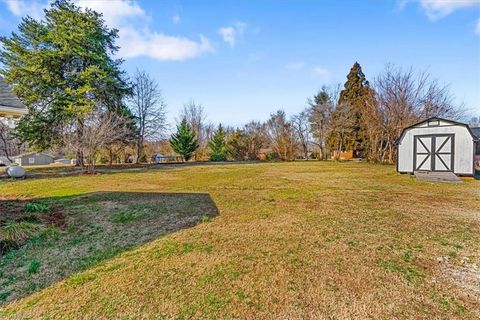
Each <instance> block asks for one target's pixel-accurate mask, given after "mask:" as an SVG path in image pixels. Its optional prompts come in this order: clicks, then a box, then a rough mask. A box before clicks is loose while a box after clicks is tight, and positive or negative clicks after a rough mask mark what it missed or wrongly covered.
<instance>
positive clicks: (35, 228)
mask: <svg viewBox="0 0 480 320" xmlns="http://www.w3.org/2000/svg"><path fill="white" fill-rule="evenodd" d="M40 229H41V227H40V225H38V224H35V223H31V222H27V221H10V222H8V223H7V224H6V225H5V226H4V227H3V228H2V229H1V230H0V241H1V242H2V243H3V246H6V247H19V246H21V245H22V244H24V243H25V241H27V240H28V239H30V238H31V237H33V236H34V235H35V234H36V233H37V232H39V231H40Z"/></svg>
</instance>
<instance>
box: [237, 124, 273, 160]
mask: <svg viewBox="0 0 480 320" xmlns="http://www.w3.org/2000/svg"><path fill="white" fill-rule="evenodd" d="M243 133H244V134H245V139H246V145H247V159H249V160H255V159H257V157H258V152H259V151H260V149H261V148H263V147H266V145H267V144H268V136H267V132H266V128H265V124H263V123H260V122H258V121H251V122H249V123H247V124H246V125H245V126H244V128H243Z"/></svg>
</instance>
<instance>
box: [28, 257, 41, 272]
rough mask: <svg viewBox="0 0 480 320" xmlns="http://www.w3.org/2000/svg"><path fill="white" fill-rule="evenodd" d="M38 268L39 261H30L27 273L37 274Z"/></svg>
mask: <svg viewBox="0 0 480 320" xmlns="http://www.w3.org/2000/svg"><path fill="white" fill-rule="evenodd" d="M39 268H40V261H38V260H32V261H30V265H29V266H28V273H29V274H33V273H37V271H38V269H39Z"/></svg>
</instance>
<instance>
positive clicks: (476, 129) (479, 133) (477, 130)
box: [470, 127, 480, 139]
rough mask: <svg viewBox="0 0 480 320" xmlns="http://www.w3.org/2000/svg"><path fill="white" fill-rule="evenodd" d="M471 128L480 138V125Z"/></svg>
mask: <svg viewBox="0 0 480 320" xmlns="http://www.w3.org/2000/svg"><path fill="white" fill-rule="evenodd" d="M470 129H472V132H473V134H474V135H475V136H476V137H477V138H478V139H480V127H478V128H470Z"/></svg>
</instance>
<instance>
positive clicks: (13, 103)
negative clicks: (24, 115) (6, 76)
mask: <svg viewBox="0 0 480 320" xmlns="http://www.w3.org/2000/svg"><path fill="white" fill-rule="evenodd" d="M0 107H9V108H15V109H20V110H19V111H23V110H25V109H26V107H25V105H24V104H23V103H22V101H20V99H19V98H18V97H17V96H16V95H15V94H14V93H13V92H12V89H11V88H10V86H9V85H8V84H7V83H6V82H5V81H4V80H3V78H2V77H0Z"/></svg>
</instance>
